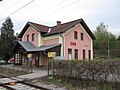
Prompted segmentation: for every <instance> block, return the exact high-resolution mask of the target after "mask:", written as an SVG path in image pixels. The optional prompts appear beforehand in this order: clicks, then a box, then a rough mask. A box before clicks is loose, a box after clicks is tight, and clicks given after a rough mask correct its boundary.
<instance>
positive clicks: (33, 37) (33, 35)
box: [32, 33, 35, 41]
mask: <svg viewBox="0 0 120 90" xmlns="http://www.w3.org/2000/svg"><path fill="white" fill-rule="evenodd" d="M34 39H35V34H34V33H33V34H32V41H34Z"/></svg>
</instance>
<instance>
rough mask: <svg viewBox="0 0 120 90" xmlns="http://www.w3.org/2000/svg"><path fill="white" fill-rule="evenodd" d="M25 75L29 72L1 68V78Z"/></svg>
mask: <svg viewBox="0 0 120 90" xmlns="http://www.w3.org/2000/svg"><path fill="white" fill-rule="evenodd" d="M24 74H27V72H25V71H20V70H14V69H9V68H3V67H0V75H1V76H5V77H15V76H19V75H24Z"/></svg>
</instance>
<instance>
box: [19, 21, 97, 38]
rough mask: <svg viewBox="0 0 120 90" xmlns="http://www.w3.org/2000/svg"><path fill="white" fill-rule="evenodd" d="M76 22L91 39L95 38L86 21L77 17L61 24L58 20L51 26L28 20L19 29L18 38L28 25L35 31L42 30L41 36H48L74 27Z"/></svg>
mask: <svg viewBox="0 0 120 90" xmlns="http://www.w3.org/2000/svg"><path fill="white" fill-rule="evenodd" d="M78 23H80V24H81V25H82V26H83V28H84V29H85V30H86V32H87V33H88V34H89V35H90V37H91V38H92V39H95V36H94V35H93V33H92V32H91V30H90V29H89V27H88V26H87V25H86V23H85V22H84V20H83V19H78V20H74V21H71V22H67V23H63V24H61V22H60V21H59V22H58V23H57V25H56V26H52V27H49V26H45V25H41V24H37V23H33V22H28V23H27V24H26V26H25V27H24V28H23V30H22V31H21V33H20V35H19V37H20V38H21V37H22V35H23V34H24V33H25V31H26V29H27V28H28V27H29V26H30V25H31V26H32V27H33V28H35V29H36V30H37V31H40V32H43V33H44V35H43V36H48V35H53V34H59V33H63V32H65V31H67V30H68V29H70V28H71V27H74V26H75V25H76V24H78Z"/></svg>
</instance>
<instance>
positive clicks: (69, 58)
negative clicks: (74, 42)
mask: <svg viewBox="0 0 120 90" xmlns="http://www.w3.org/2000/svg"><path fill="white" fill-rule="evenodd" d="M68 60H72V49H70V48H68Z"/></svg>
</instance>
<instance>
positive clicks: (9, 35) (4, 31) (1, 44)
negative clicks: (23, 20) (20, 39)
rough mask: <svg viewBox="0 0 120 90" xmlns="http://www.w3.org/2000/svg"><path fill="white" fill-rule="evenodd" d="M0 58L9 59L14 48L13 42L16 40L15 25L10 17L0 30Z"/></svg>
mask: <svg viewBox="0 0 120 90" xmlns="http://www.w3.org/2000/svg"><path fill="white" fill-rule="evenodd" d="M0 31H1V35H0V57H4V59H6V60H8V59H9V52H10V50H11V48H12V47H13V44H12V42H13V41H14V40H15V35H14V30H13V23H12V21H11V19H10V18H9V17H8V18H7V19H6V20H5V22H4V23H3V24H2V27H1V28H0Z"/></svg>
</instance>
